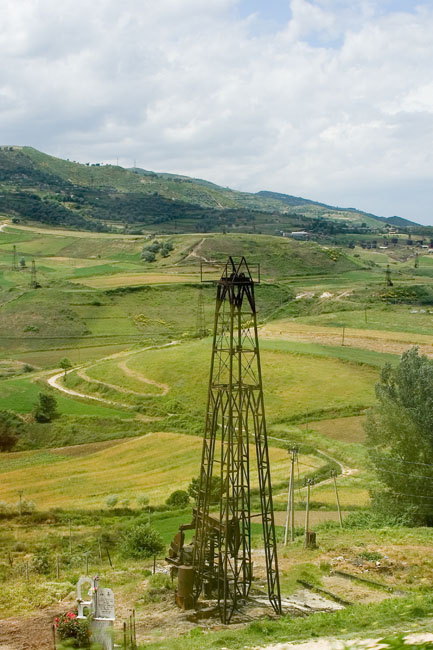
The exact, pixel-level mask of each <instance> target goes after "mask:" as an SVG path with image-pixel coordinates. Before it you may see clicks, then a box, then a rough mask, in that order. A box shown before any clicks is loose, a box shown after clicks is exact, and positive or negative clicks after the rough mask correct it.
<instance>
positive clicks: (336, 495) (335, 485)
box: [332, 471, 343, 528]
mask: <svg viewBox="0 0 433 650" xmlns="http://www.w3.org/2000/svg"><path fill="white" fill-rule="evenodd" d="M332 478H333V479H334V488H335V498H336V501H337V510H338V520H339V522H340V528H343V520H342V518H341V509H340V498H339V496H338V489H337V472H335V471H334V472H332Z"/></svg>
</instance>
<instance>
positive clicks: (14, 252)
mask: <svg viewBox="0 0 433 650" xmlns="http://www.w3.org/2000/svg"><path fill="white" fill-rule="evenodd" d="M12 271H18V264H17V247H16V246H15V244H14V246H13V250H12Z"/></svg>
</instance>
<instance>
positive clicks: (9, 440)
mask: <svg viewBox="0 0 433 650" xmlns="http://www.w3.org/2000/svg"><path fill="white" fill-rule="evenodd" d="M21 427H22V422H21V421H20V420H19V419H18V418H17V417H16V416H15V415H12V414H11V413H8V412H7V411H0V451H10V450H11V449H13V448H14V446H15V443H16V441H17V439H18V436H19V433H20V428H21Z"/></svg>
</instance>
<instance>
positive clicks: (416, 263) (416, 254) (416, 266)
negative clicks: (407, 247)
mask: <svg viewBox="0 0 433 650" xmlns="http://www.w3.org/2000/svg"><path fill="white" fill-rule="evenodd" d="M418 258H419V255H418V253H415V263H414V268H415V269H417V268H418V266H419V259H418Z"/></svg>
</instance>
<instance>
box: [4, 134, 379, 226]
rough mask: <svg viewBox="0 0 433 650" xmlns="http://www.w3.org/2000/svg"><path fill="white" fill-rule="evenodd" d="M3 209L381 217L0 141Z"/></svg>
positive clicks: (161, 216) (290, 218) (158, 216)
mask: <svg viewBox="0 0 433 650" xmlns="http://www.w3.org/2000/svg"><path fill="white" fill-rule="evenodd" d="M0 214H4V215H8V216H15V217H16V218H18V219H20V220H30V221H33V222H34V221H36V222H41V223H48V224H51V225H55V226H64V227H65V226H66V227H73V228H80V229H88V230H95V231H100V232H104V231H107V230H110V229H113V228H114V229H116V230H117V231H118V230H119V229H123V228H125V227H126V228H128V229H129V231H134V229H135V230H136V231H137V230H138V231H140V229H143V228H144V229H145V230H158V231H163V232H209V231H237V232H263V233H270V234H274V233H275V231H290V230H299V229H308V228H311V227H312V226H313V224H314V222H315V220H317V218H319V217H321V218H323V219H325V220H326V221H331V222H332V223H334V228H337V229H339V231H340V230H342V231H344V229H345V228H347V227H354V226H355V227H357V226H361V224H364V227H365V226H367V227H369V228H370V229H373V230H380V229H382V224H383V220H381V219H380V218H378V217H375V216H374V215H370V214H366V213H364V212H360V211H357V210H353V209H347V210H346V209H341V208H336V207H333V206H328V205H325V204H322V203H317V202H314V201H309V200H307V199H303V198H299V197H294V196H290V195H286V194H277V193H273V192H258V193H256V194H252V193H248V192H239V191H236V190H232V189H229V188H224V187H220V186H218V185H215V184H213V183H210V182H208V181H203V180H200V179H193V178H188V177H186V176H179V175H174V174H168V173H163V174H156V173H154V172H148V171H146V170H142V169H135V168H134V169H132V170H128V169H124V168H122V167H119V166H115V165H100V164H99V163H96V164H79V163H76V162H71V161H69V160H62V159H60V158H55V157H53V156H49V155H47V154H45V153H42V152H40V151H37V150H36V149H33V148H32V147H5V146H4V147H0Z"/></svg>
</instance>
